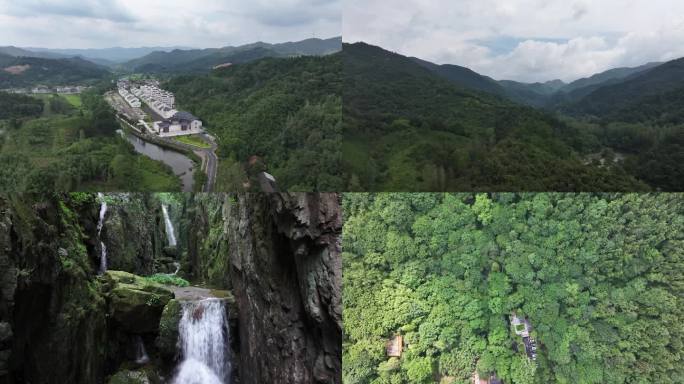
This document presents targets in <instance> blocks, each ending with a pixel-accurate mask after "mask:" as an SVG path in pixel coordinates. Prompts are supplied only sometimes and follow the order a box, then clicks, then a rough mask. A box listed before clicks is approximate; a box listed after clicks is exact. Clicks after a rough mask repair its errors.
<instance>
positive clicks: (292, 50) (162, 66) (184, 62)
mask: <svg viewBox="0 0 684 384" xmlns="http://www.w3.org/2000/svg"><path fill="white" fill-rule="evenodd" d="M340 49H341V38H339V37H337V38H331V39H327V40H321V39H307V40H303V41H300V42H289V43H281V44H268V43H261V42H259V43H254V44H247V45H243V46H239V47H223V48H207V49H190V50H181V49H175V50H173V51H171V52H152V53H150V54H148V55H146V56H144V57H141V58H138V59H135V60H131V61H129V62H126V63H124V64H123V65H122V66H123V67H124V68H126V69H129V70H133V71H140V72H208V71H210V70H211V69H212V68H213V67H214V66H217V65H220V64H225V63H232V64H240V63H246V62H250V61H254V60H258V59H261V58H264V57H289V56H320V55H327V54H331V53H334V52H337V51H339V50H340Z"/></svg>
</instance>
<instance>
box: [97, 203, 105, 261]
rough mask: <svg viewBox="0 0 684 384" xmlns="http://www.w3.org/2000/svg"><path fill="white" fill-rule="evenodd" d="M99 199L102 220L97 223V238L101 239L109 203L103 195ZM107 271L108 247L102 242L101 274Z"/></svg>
mask: <svg viewBox="0 0 684 384" xmlns="http://www.w3.org/2000/svg"><path fill="white" fill-rule="evenodd" d="M97 199H98V200H100V220H99V221H98V222H97V238H98V239H100V233H101V232H102V227H103V226H104V219H105V215H106V214H107V202H106V201H105V198H104V195H103V194H102V193H99V192H98V194H97ZM106 271H107V247H106V246H105V243H104V242H103V241H102V240H100V273H105V272H106Z"/></svg>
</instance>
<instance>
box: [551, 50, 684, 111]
mask: <svg viewBox="0 0 684 384" xmlns="http://www.w3.org/2000/svg"><path fill="white" fill-rule="evenodd" d="M683 79H684V58H682V59H678V60H673V61H669V62H667V63H665V64H662V65H659V66H657V67H655V68H651V69H649V70H647V71H643V72H640V73H638V74H637V75H636V76H633V77H629V78H627V79H626V80H625V81H622V82H619V83H617V84H612V85H607V86H603V87H600V88H598V89H596V90H595V91H593V92H591V93H590V94H588V95H587V96H585V97H583V98H582V99H580V100H579V101H577V102H575V103H572V104H570V105H568V106H567V107H566V108H564V109H565V110H567V111H568V112H571V113H575V114H584V115H595V116H609V115H611V114H619V113H621V112H622V111H625V110H628V109H630V108H632V106H633V105H635V104H637V103H639V102H640V101H642V100H644V99H646V98H650V97H654V96H657V95H660V94H664V93H667V92H671V91H675V90H677V89H679V88H682V87H684V80H683Z"/></svg>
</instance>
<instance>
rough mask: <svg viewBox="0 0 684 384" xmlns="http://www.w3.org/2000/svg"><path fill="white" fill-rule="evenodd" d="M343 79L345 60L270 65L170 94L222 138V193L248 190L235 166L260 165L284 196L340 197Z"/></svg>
mask: <svg viewBox="0 0 684 384" xmlns="http://www.w3.org/2000/svg"><path fill="white" fill-rule="evenodd" d="M341 73H342V69H341V59H340V55H339V54H336V55H329V56H323V57H314V56H306V57H298V58H287V59H276V58H266V59H262V60H258V61H254V62H251V63H247V64H242V65H234V66H231V67H228V68H223V69H220V70H216V71H213V72H212V73H210V74H207V75H185V76H179V77H176V78H174V79H172V80H171V81H170V82H168V83H167V84H166V85H165V87H166V88H168V89H169V90H171V91H173V92H174V93H175V94H176V95H177V103H178V104H179V106H180V107H181V108H183V109H186V110H189V111H191V112H193V113H194V114H196V115H197V116H200V117H201V118H202V120H203V121H204V123H205V126H206V127H207V129H208V130H209V131H210V132H211V133H212V134H214V135H216V136H217V137H218V138H219V155H220V156H221V160H220V161H219V165H220V168H219V174H218V177H217V189H218V190H233V191H234V190H237V189H239V188H242V182H243V181H244V180H242V179H240V178H239V177H238V176H236V174H237V173H239V172H237V171H236V169H235V167H240V165H244V164H246V163H248V161H250V160H252V162H254V161H255V160H256V159H259V160H258V161H257V163H259V164H260V165H261V166H263V169H264V170H266V171H267V172H269V173H271V174H273V175H274V176H275V177H276V179H277V181H278V186H279V188H281V189H283V190H318V191H339V190H342V185H341V182H340V180H341V178H340V175H339V174H340V165H339V163H340V149H339V148H340V130H341V127H340V125H341V120H342V115H341V105H342V102H341V100H340V96H341V94H342V88H341V87H342V80H341ZM252 165H253V164H252ZM231 167H233V168H231ZM252 168H254V167H252Z"/></svg>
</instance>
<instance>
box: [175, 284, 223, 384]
mask: <svg viewBox="0 0 684 384" xmlns="http://www.w3.org/2000/svg"><path fill="white" fill-rule="evenodd" d="M178 330H179V333H180V345H181V355H182V357H183V361H182V363H181V364H180V366H179V368H178V372H177V374H176V377H175V378H174V380H173V384H230V370H231V368H230V356H229V343H230V335H229V328H228V321H227V318H226V307H225V302H224V301H223V300H220V299H215V298H211V299H204V300H198V301H185V302H183V316H182V317H181V320H180V323H179V326H178Z"/></svg>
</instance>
